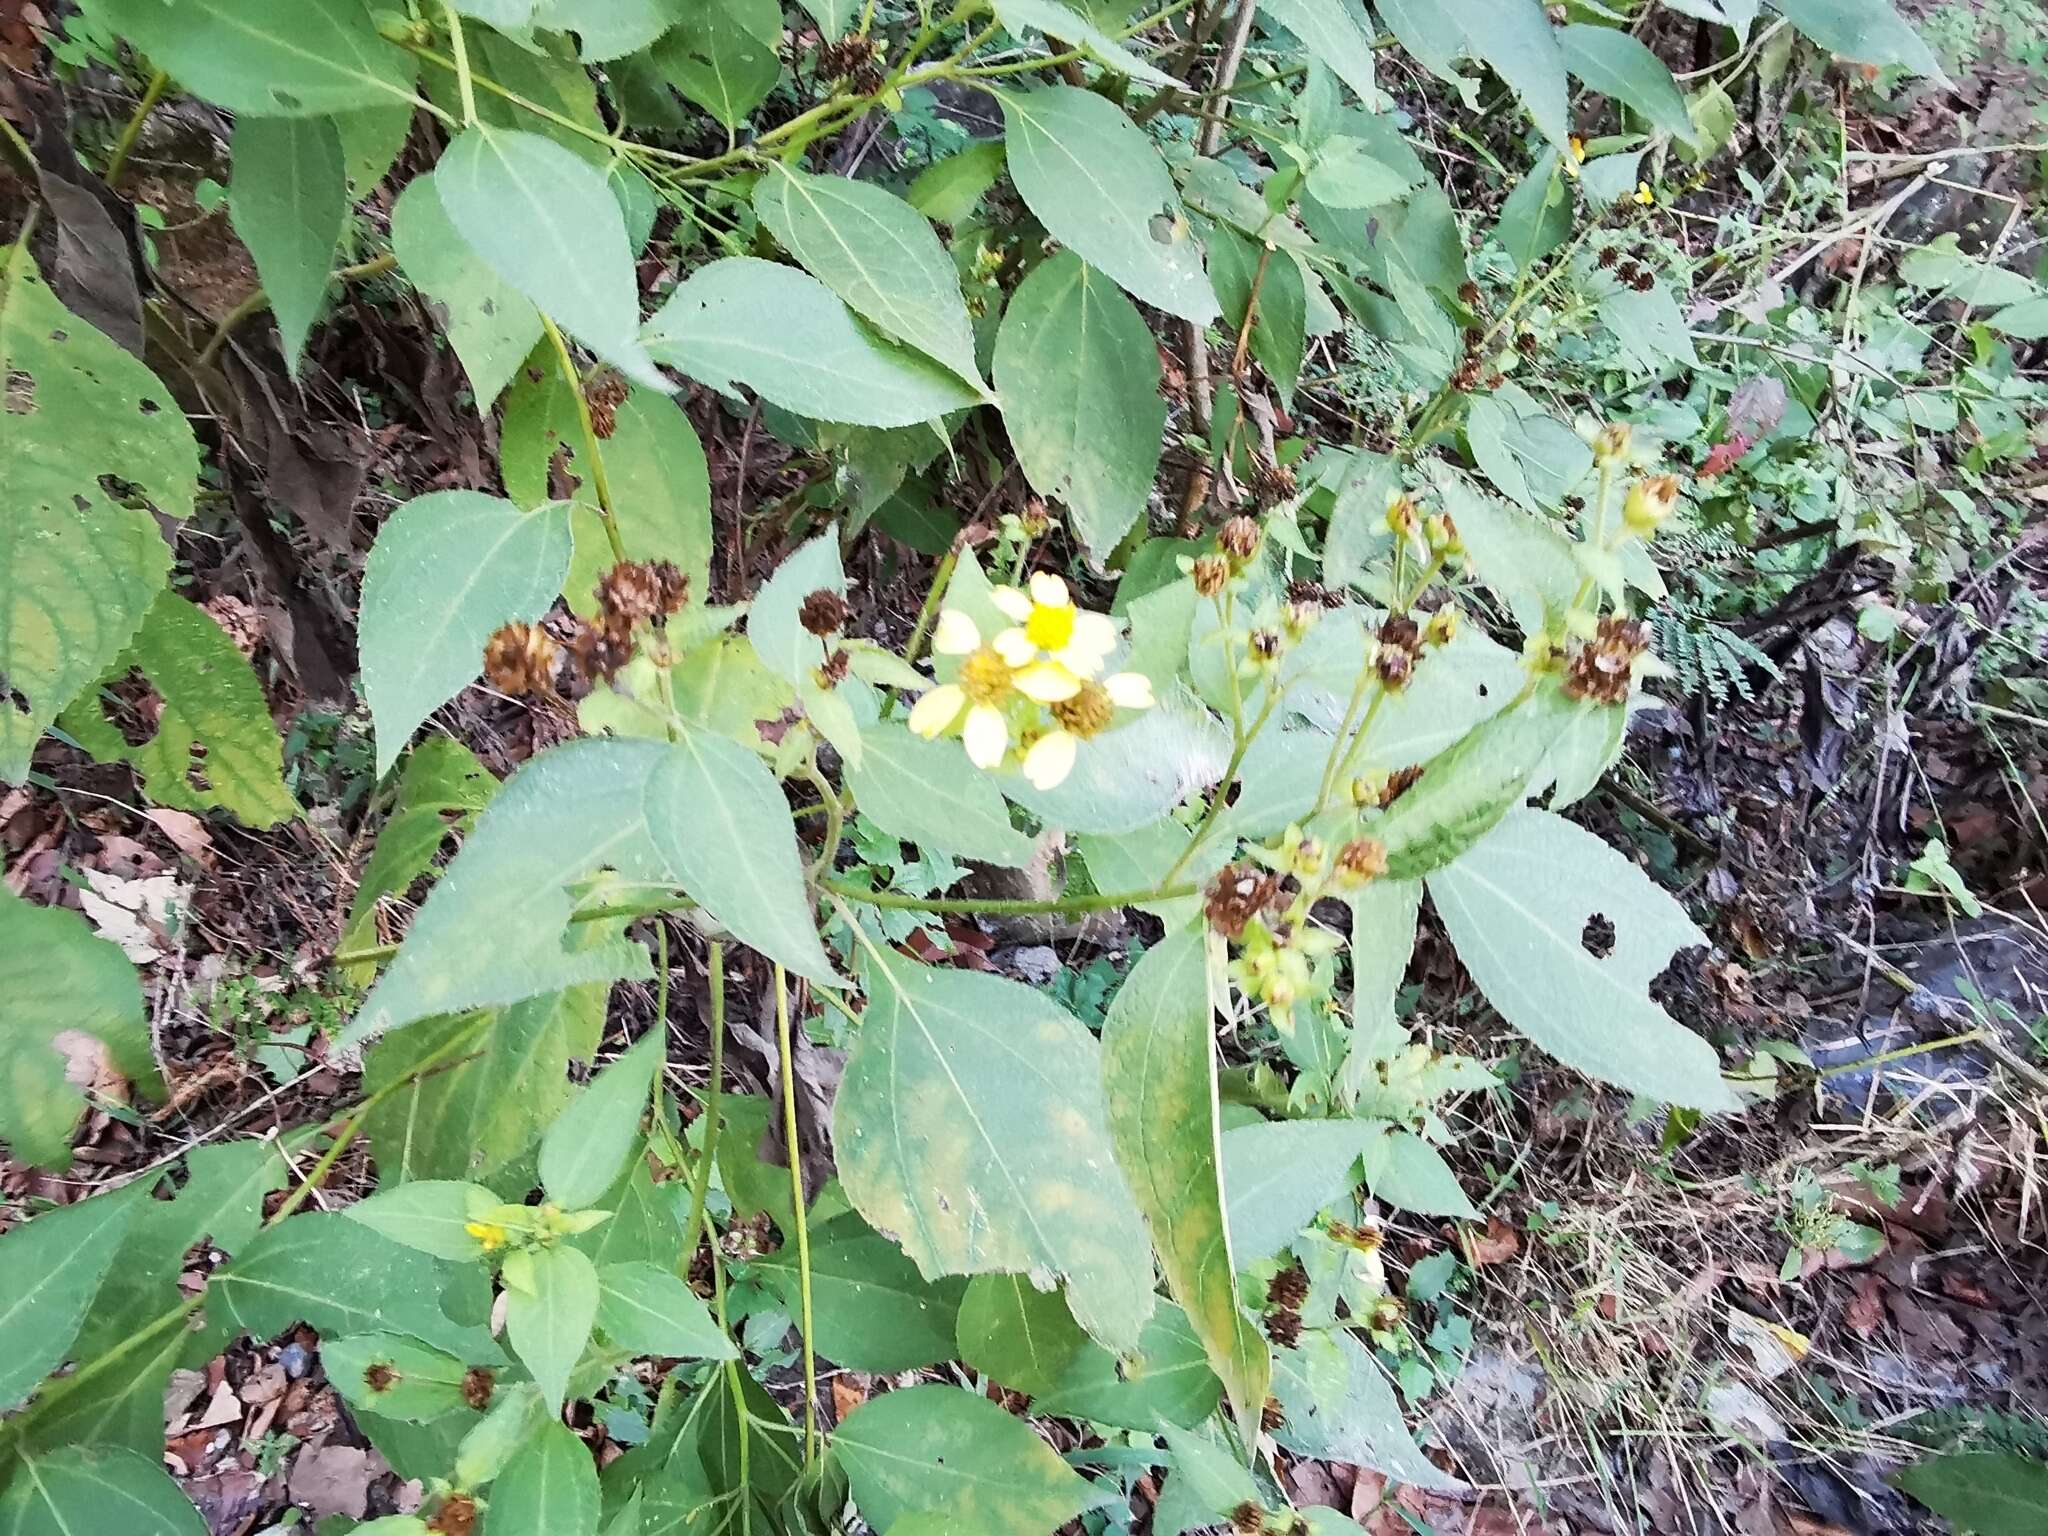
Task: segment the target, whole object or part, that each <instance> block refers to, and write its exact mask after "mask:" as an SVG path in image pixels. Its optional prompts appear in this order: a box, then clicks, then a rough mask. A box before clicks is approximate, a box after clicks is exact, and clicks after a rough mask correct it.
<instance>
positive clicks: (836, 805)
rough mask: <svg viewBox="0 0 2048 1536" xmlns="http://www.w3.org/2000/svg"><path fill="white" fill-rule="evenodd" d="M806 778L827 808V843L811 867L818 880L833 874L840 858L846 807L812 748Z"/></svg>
mask: <svg viewBox="0 0 2048 1536" xmlns="http://www.w3.org/2000/svg"><path fill="white" fill-rule="evenodd" d="M803 774H804V777H805V778H806V779H807V780H809V781H810V784H811V787H812V788H813V789H815V790H817V792H818V794H819V795H820V796H821V797H822V798H823V802H824V806H825V841H824V845H823V846H822V847H820V848H819V850H818V857H817V861H816V862H815V863H813V864H812V865H811V878H812V879H814V880H816V879H819V878H821V877H823V876H825V875H827V874H829V873H831V870H832V865H833V863H834V861H835V860H837V859H838V857H839V831H840V828H841V827H842V826H843V825H844V824H845V818H846V807H845V805H844V804H843V803H842V802H841V801H840V798H839V794H838V792H837V791H836V790H834V789H833V788H832V784H831V781H830V780H829V779H827V778H826V777H825V775H824V774H823V773H822V772H821V771H820V770H819V768H818V749H817V746H816V745H815V744H813V745H812V747H811V754H810V758H809V760H808V761H807V762H805V764H804V768H803Z"/></svg>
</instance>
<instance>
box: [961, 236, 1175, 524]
mask: <svg viewBox="0 0 2048 1536" xmlns="http://www.w3.org/2000/svg"><path fill="white" fill-rule="evenodd" d="M995 377H996V387H997V388H998V389H999V390H1000V391H1001V392H1002V400H1003V422H1004V425H1005V426H1007V427H1008V428H1009V433H1010V442H1011V444H1012V446H1014V447H1015V448H1016V450H1017V462H1018V463H1019V464H1020V465H1021V466H1022V467H1023V470H1024V475H1025V478H1026V479H1028V480H1029V481H1030V482H1031V487H1032V489H1033V490H1035V491H1037V492H1038V493H1039V494H1040V495H1042V496H1049V497H1052V498H1053V499H1055V500H1057V501H1061V502H1064V503H1066V505H1067V507H1068V509H1069V511H1070V512H1071V514H1072V518H1073V524H1074V531H1075V532H1077V533H1078V534H1080V536H1081V539H1082V542H1083V543H1085V544H1086V545H1087V546H1088V549H1089V551H1090V553H1092V554H1093V555H1095V557H1096V558H1097V559H1101V558H1104V557H1106V556H1107V555H1108V554H1109V552H1110V551H1111V550H1112V549H1114V548H1115V547H1116V545H1117V543H1118V541H1119V540H1121V539H1122V538H1123V536H1124V535H1125V534H1126V533H1128V532H1129V531H1130V529H1131V525H1132V524H1133V523H1135V522H1136V521H1137V520H1138V518H1139V517H1140V516H1141V515H1142V514H1143V512H1144V510H1145V500H1146V497H1147V496H1149V495H1150V494H1151V490H1152V476H1153V473H1154V471H1156V470H1157V469H1158V467H1159V452H1160V436H1159V434H1160V429H1161V428H1162V427H1163V426H1164V425H1165V424H1166V402H1165V401H1164V400H1162V399H1161V398H1160V396H1159V348H1158V346H1157V344H1156V343H1155V342H1154V341H1153V339H1152V333H1151V331H1150V330H1148V329H1147V328H1146V325H1145V322H1144V319H1143V318H1142V317H1141V316H1140V315H1139V314H1138V311H1137V309H1136V308H1135V307H1134V306H1133V305H1132V303H1131V301H1130V300H1129V299H1127V298H1125V297H1124V296H1123V295H1122V294H1121V293H1119V292H1118V291H1117V289H1116V285H1115V284H1114V283H1112V282H1110V281H1109V279H1107V278H1106V277H1104V276H1103V275H1102V274H1101V273H1099V272H1096V271H1093V270H1092V269H1090V268H1089V267H1088V266H1086V265H1085V264H1084V263H1083V262H1082V260H1081V258H1080V257H1078V256H1076V255H1075V254H1074V253H1073V252H1072V251H1062V252H1060V253H1059V254H1058V255H1056V256H1054V257H1052V258H1051V259H1050V260H1048V261H1045V262H1042V263H1040V265H1039V266H1038V267H1036V268H1035V269H1034V270H1033V271H1032V273H1031V275H1030V276H1029V277H1027V278H1025V279H1024V281H1023V282H1022V283H1021V284H1020V285H1019V286H1018V289H1017V292H1016V294H1015V296H1014V297H1012V298H1011V300H1010V305H1009V308H1008V309H1007V310H1005V311H1004V313H1003V323H1002V329H1001V330H1000V331H999V332H998V333H997V335H996V351H995Z"/></svg>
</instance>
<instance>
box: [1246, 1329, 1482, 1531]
mask: <svg viewBox="0 0 2048 1536" xmlns="http://www.w3.org/2000/svg"><path fill="white" fill-rule="evenodd" d="M1273 1395H1274V1396H1275V1397H1277V1398H1279V1399H1280V1411H1281V1415H1282V1418H1281V1423H1280V1427H1279V1428H1278V1429H1277V1430H1275V1431H1274V1438H1275V1439H1277V1440H1278V1441H1279V1442H1280V1443H1281V1444H1282V1445H1284V1446H1286V1447H1287V1449H1288V1450H1290V1451H1293V1452H1294V1453H1295V1454H1296V1455H1299V1456H1315V1457H1322V1458H1327V1459H1328V1460H1331V1461H1348V1462H1353V1463H1356V1464H1357V1465H1358V1466H1361V1467H1371V1468H1372V1469H1373V1470H1374V1471H1376V1472H1384V1473H1386V1475H1387V1476H1388V1477H1390V1478H1392V1479H1393V1480H1394V1481H1395V1482H1397V1483H1407V1484H1410V1485H1412V1486H1414V1487H1417V1488H1434V1489H1437V1490H1439V1491H1440V1492H1445V1493H1451V1492H1456V1491H1457V1490H1459V1489H1461V1488H1463V1487H1465V1484H1464V1483H1463V1482H1461V1481H1459V1480H1458V1479H1457V1478H1455V1477H1452V1476H1450V1475H1449V1474H1448V1473H1446V1472H1444V1471H1442V1470H1441V1469H1440V1468H1438V1467H1437V1465H1436V1464H1435V1463H1434V1462H1432V1461H1431V1460H1430V1459H1429V1458H1428V1457H1427V1456H1425V1455H1423V1454H1422V1450H1421V1447H1419V1446H1418V1445H1416V1443H1415V1437H1414V1436H1413V1435H1411V1434H1409V1432H1408V1426H1407V1425H1406V1424H1404V1423H1403V1422H1402V1419H1401V1403H1400V1399H1399V1398H1397V1397H1395V1396H1394V1388H1393V1386H1392V1384H1391V1383H1389V1382H1388V1380H1387V1377H1386V1373H1385V1372H1384V1371H1382V1370H1381V1369H1380V1367H1379V1362H1378V1361H1376V1360H1374V1359H1373V1357H1372V1351H1371V1350H1369V1349H1367V1348H1366V1347H1365V1345H1364V1344H1362V1343H1360V1342H1359V1340H1358V1337H1357V1335H1355V1334H1352V1333H1348V1332H1347V1333H1314V1334H1310V1335H1308V1337H1307V1338H1306V1339H1305V1340H1304V1341H1303V1343H1302V1347H1301V1348H1300V1349H1283V1350H1280V1351H1278V1352H1276V1353H1275V1355H1274V1357H1273Z"/></svg>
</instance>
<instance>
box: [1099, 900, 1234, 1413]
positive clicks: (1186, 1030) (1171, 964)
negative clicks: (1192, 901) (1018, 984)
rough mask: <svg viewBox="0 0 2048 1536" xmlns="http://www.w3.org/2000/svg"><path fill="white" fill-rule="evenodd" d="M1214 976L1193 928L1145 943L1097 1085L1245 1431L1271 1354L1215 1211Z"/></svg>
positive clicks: (1165, 1263) (1129, 1173)
mask: <svg viewBox="0 0 2048 1536" xmlns="http://www.w3.org/2000/svg"><path fill="white" fill-rule="evenodd" d="M1211 980H1212V977H1211V968H1210V965H1209V960H1208V956H1207V954H1206V952H1205V948H1204V939H1203V936H1202V935H1201V934H1200V933H1179V934H1174V935H1173V936H1171V937H1169V938H1168V939H1167V940H1166V941H1165V942H1164V943H1163V944H1161V945H1159V946H1158V947H1157V948H1155V949H1152V950H1150V951H1148V952H1147V953H1146V955H1145V957H1144V958H1143V959H1142V960H1140V961H1139V962H1138V964H1137V967H1136V968H1135V969H1134V970H1133V971H1132V972H1131V974H1130V977H1129V978H1128V979H1127V980H1126V981H1125V982H1124V984H1123V987H1122V988H1121V989H1120V990H1119V991H1118V992H1117V995H1116V1000H1115V1001H1114V1002H1113V1003H1111V1004H1110V1008H1109V1017H1108V1019H1107V1021H1106V1022H1105V1023H1104V1024H1103V1027H1102V1073H1103V1096H1104V1098H1105V1099H1106V1100H1107V1102H1108V1104H1109V1131H1110V1139H1111V1142H1112V1143H1113V1144H1114V1146H1115V1148H1116V1157H1117V1162H1118V1164H1119V1165H1120V1166H1121V1167H1122V1168H1123V1170H1124V1175H1125V1177H1126V1178H1128V1179H1129V1180H1130V1183H1131V1188H1132V1190H1133V1191H1134V1192H1135V1193H1136V1195H1137V1197H1138V1209H1139V1210H1141V1211H1142V1212H1144V1215H1145V1221H1146V1224H1147V1226H1149V1227H1150V1228H1151V1231H1152V1242H1153V1246H1154V1247H1155V1248H1157V1249H1158V1250H1159V1258H1160V1264H1161V1267H1162V1268H1163V1269H1164V1270H1165V1272H1166V1289H1167V1291H1168V1293H1169V1294H1170V1295H1172V1297H1173V1299H1174V1300H1175V1301H1177V1302H1179V1303H1180V1304H1181V1307H1182V1309H1183V1310H1184V1311H1186V1313H1187V1315H1188V1321H1189V1322H1190V1323H1192V1324H1193V1325H1194V1328H1195V1332H1196V1333H1197V1334H1198V1335H1200V1337H1201V1339H1202V1343H1203V1346H1204V1347H1205V1348H1206V1350H1207V1351H1208V1356H1209V1364H1210V1366H1211V1368H1212V1369H1214V1371H1215V1372H1216V1374H1217V1376H1218V1377H1219V1378H1221V1380H1222V1382H1223V1386H1224V1390H1225V1391H1226V1392H1228V1393H1229V1394H1230V1404H1231V1408H1232V1411H1233V1412H1235V1414H1236V1415H1237V1420H1238V1424H1239V1426H1240V1427H1241V1428H1242V1429H1243V1430H1244V1432H1245V1434H1246V1435H1247V1437H1250V1436H1253V1435H1256V1433H1257V1425H1258V1414H1259V1409H1260V1408H1261V1407H1262V1406H1263V1405H1264V1403H1265V1401H1266V1385H1267V1381H1268V1378H1269V1376H1270V1374H1271V1361H1270V1359H1269V1357H1268V1354H1267V1350H1266V1341H1265V1340H1264V1339H1263V1338H1262V1337H1261V1336H1260V1334H1259V1331H1258V1329H1257V1328H1256V1327H1255V1326H1254V1325H1253V1323H1252V1321H1251V1319H1250V1318H1249V1317H1247V1316H1246V1315H1245V1312H1244V1309H1243V1307H1242V1306H1240V1305H1239V1302H1238V1296H1237V1279H1236V1276H1237V1269H1238V1266H1237V1264H1236V1263H1235V1262H1233V1259H1232V1255H1231V1248H1230V1230H1229V1228H1228V1226H1226V1224H1225V1220H1224V1185H1223V1167H1222V1160H1223V1159H1222V1148H1221V1143H1220V1140H1219V1138H1220V1136H1221V1134H1222V1128H1221V1124H1220V1122H1219V1119H1218V1115H1219V1110H1218V1105H1217V1098H1216V1060H1215V1053H1214V1049H1213V1045H1212V1041H1213V1038H1214V1037H1213V1029H1212V1025H1213V1022H1214V1015H1215V999H1214V997H1213V996H1212V995H1211V990H1210V983H1211Z"/></svg>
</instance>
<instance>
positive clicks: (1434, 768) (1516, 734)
mask: <svg viewBox="0 0 2048 1536" xmlns="http://www.w3.org/2000/svg"><path fill="white" fill-rule="evenodd" d="M1586 707H1589V706H1585V705H1579V704H1574V703H1572V702H1571V701H1570V700H1567V699H1566V698H1565V697H1564V696H1563V694H1561V693H1558V692H1543V693H1538V694H1536V695H1534V696H1532V697H1530V698H1527V699H1524V700H1522V701H1521V702H1520V703H1519V704H1517V705H1516V706H1515V707H1514V708H1512V709H1510V710H1506V711H1504V712H1502V713H1501V714H1498V715H1495V716H1493V717H1492V718H1491V719H1489V720H1486V721H1485V722H1483V723H1482V724H1481V725H1479V726H1478V727H1477V728H1476V729H1474V730H1473V731H1472V732H1471V734H1470V735H1468V736H1466V737H1465V738H1464V739H1462V740H1461V741H1459V742H1458V744H1457V745H1456V746H1454V747H1452V748H1450V749H1449V750H1448V751H1445V752H1440V753H1438V754H1437V755H1436V756H1435V757H1433V758H1431V759H1430V760H1429V761H1428V762H1427V763H1425V764H1424V765H1423V769H1422V779H1421V782H1420V783H1418V784H1416V785H1415V787H1414V788H1412V789H1410V790H1408V791H1407V792H1405V793H1404V794H1403V795H1402V796H1401V797H1400V798H1399V799H1398V800H1396V801H1395V802H1394V804H1393V806H1392V807H1391V808H1390V809H1389V810H1388V811H1387V814H1386V815H1385V816H1383V817H1382V818H1381V819H1380V821H1379V823H1378V825H1377V826H1376V827H1375V828H1374V835H1375V836H1377V837H1378V838H1379V839H1380V841H1381V842H1383V843H1384V844H1385V845H1386V849H1387V874H1388V875H1389V876H1390V877H1391V878H1393V879H1396V880H1411V879H1413V878H1415V877H1416V876H1417V875H1426V874H1429V873H1431V872H1432V871H1434V870H1438V869H1441V868H1442V867H1443V866H1444V865H1446V864H1448V863H1450V862H1451V861H1452V860H1453V859H1455V858H1457V857H1458V856H1459V855H1461V854H1462V853H1464V852H1465V851H1466V850H1467V849H1468V848H1470V847H1471V846H1472V845H1473V844H1474V843H1476V842H1478V841H1479V839H1480V838H1482V837H1484V836H1485V835H1486V834H1487V833H1488V832H1490V831H1492V830H1493V828H1494V827H1495V826H1497V825H1498V824H1499V823H1500V819H1501V818H1502V817H1503V816H1505V815H1507V814H1508V812H1509V811H1511V810H1513V809H1514V808H1515V807H1516V806H1518V805H1520V804H1521V803H1522V801H1523V800H1524V799H1526V798H1527V797H1528V795H1529V793H1530V791H1531V789H1532V787H1533V784H1532V781H1533V780H1534V778H1535V775H1536V772H1537V770H1538V769H1539V768H1540V767H1541V766H1542V765H1543V760H1544V758H1545V757H1546V756H1548V754H1549V752H1550V748H1551V745H1552V744H1553V743H1554V742H1555V741H1556V740H1557V738H1558V736H1559V735H1560V734H1562V732H1563V731H1564V729H1565V725H1566V722H1567V721H1569V720H1570V719H1571V718H1572V717H1573V716H1574V715H1575V714H1576V713H1577V712H1578V711H1579V710H1580V709H1582V708H1586ZM1603 846H1604V845H1603Z"/></svg>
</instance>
